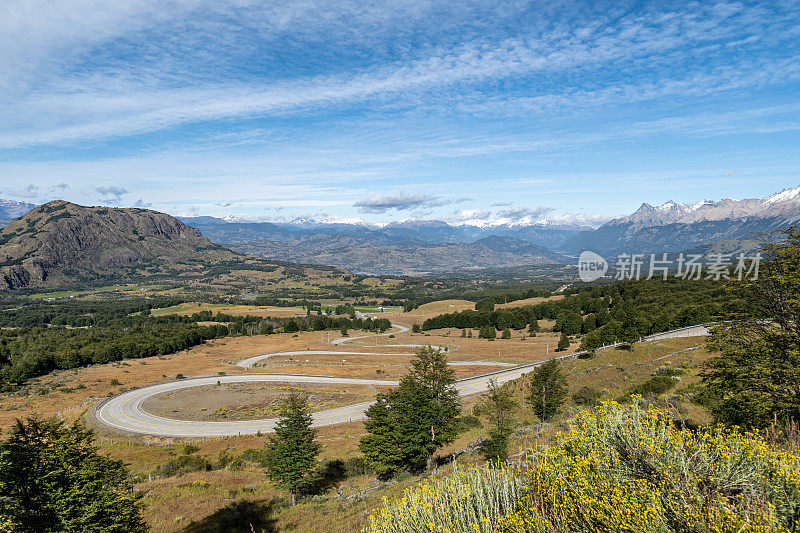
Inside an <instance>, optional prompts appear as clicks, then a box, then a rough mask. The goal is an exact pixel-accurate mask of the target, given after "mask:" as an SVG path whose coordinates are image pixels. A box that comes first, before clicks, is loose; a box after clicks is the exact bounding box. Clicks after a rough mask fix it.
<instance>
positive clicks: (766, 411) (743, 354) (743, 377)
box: [703, 227, 800, 428]
mask: <svg viewBox="0 0 800 533" xmlns="http://www.w3.org/2000/svg"><path fill="white" fill-rule="evenodd" d="M776 235H777V236H778V239H777V240H778V242H776V243H773V244H769V245H767V246H766V247H765V249H764V253H765V256H766V259H767V261H766V262H765V263H763V264H762V265H761V269H760V272H759V273H758V279H757V280H753V281H750V282H748V284H747V285H746V286H745V287H744V294H745V299H747V300H748V301H750V302H752V303H754V304H755V305H756V311H755V313H748V314H746V315H743V316H740V317H737V320H736V321H735V322H733V323H730V324H725V325H723V326H720V327H718V328H716V329H715V330H714V332H713V334H712V336H711V338H710V339H709V341H708V342H709V346H710V347H711V348H712V349H714V350H717V351H719V352H720V355H718V356H717V357H714V358H713V359H711V360H710V361H709V362H708V363H707V368H706V372H705V375H704V377H703V381H704V383H705V384H706V386H707V388H708V392H710V394H709V395H708V396H710V397H711V402H710V407H711V410H712V412H713V414H714V416H715V418H716V419H717V421H719V422H723V423H727V424H734V425H739V426H745V427H756V428H763V427H766V426H768V425H770V424H771V423H772V422H773V421H774V419H776V418H777V420H778V421H779V422H780V423H782V424H783V423H786V422H788V421H791V420H794V421H797V420H800V394H798V384H800V319H798V315H797V310H798V309H800V231H799V230H798V228H797V227H792V228H789V229H787V230H781V231H779V232H776ZM739 286H740V282H738V281H732V282H731V287H730V289H731V290H736V288H737V287H739ZM765 316H766V317H769V319H768V320H765V319H763V318H761V317H765Z"/></svg>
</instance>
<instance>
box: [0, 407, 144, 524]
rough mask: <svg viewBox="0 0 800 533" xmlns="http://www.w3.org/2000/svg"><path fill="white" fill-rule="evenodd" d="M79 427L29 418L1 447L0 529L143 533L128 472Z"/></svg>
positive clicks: (19, 424)
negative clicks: (105, 453) (101, 451)
mask: <svg viewBox="0 0 800 533" xmlns="http://www.w3.org/2000/svg"><path fill="white" fill-rule="evenodd" d="M93 441H94V435H93V433H92V432H91V431H90V430H88V429H86V428H85V427H84V426H83V425H81V424H80V423H75V424H73V425H72V426H69V427H68V426H66V425H65V424H64V423H63V422H61V421H58V420H55V419H52V420H41V419H39V418H36V417H32V418H28V419H27V420H25V421H24V422H23V421H20V420H17V422H16V423H15V424H14V426H13V427H12V428H11V434H10V435H9V437H8V439H7V440H6V441H4V442H2V443H0V529H3V531H6V530H8V531H19V532H37V533H38V532H46V533H49V532H53V533H55V532H61V531H68V532H76V533H77V532H98V533H100V532H102V533H114V532H119V533H126V532H139V531H141V532H143V531H146V527H145V525H144V522H142V519H141V517H140V514H139V513H140V509H139V504H138V498H137V497H135V496H134V495H133V494H132V491H131V486H130V484H129V482H128V477H129V474H128V470H127V468H126V467H125V465H124V464H123V463H122V462H121V461H115V460H113V459H109V458H108V457H104V456H101V455H99V454H98V453H97V448H96V447H95V446H94V442H93Z"/></svg>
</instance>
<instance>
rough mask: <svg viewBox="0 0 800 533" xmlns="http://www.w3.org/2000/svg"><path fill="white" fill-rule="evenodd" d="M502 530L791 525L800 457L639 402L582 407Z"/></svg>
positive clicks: (540, 461) (798, 498)
mask: <svg viewBox="0 0 800 533" xmlns="http://www.w3.org/2000/svg"><path fill="white" fill-rule="evenodd" d="M526 477H527V487H528V494H527V495H526V496H524V497H523V499H522V501H521V502H520V505H519V508H518V510H517V511H515V512H514V513H512V514H510V515H509V516H506V517H505V518H504V519H502V520H501V521H500V524H499V528H498V529H499V530H501V531H507V532H509V533H540V532H541V533H544V532H550V531H569V532H575V533H577V532H590V531H628V532H668V531H682V532H683V531H687V532H688V531H697V532H700V531H720V532H723V531H726V532H727V531H730V532H754V531H759V532H760V531H764V532H766V531H794V530H795V529H796V527H797V520H798V513H800V457H798V456H797V455H793V454H790V453H787V452H785V451H782V450H779V449H776V448H771V447H769V446H768V445H767V443H766V441H765V440H764V439H763V438H762V437H761V436H759V435H758V434H755V433H740V432H739V431H738V430H736V429H726V428H723V427H721V426H720V427H715V428H711V429H709V430H707V431H701V432H692V431H690V430H687V429H676V428H675V427H674V424H673V422H672V419H671V417H670V416H669V415H668V414H667V413H665V412H663V411H658V410H654V409H651V410H647V411H644V410H642V409H640V408H639V407H637V406H636V405H634V406H632V407H621V406H619V405H618V404H616V403H607V404H603V405H602V406H601V407H598V408H597V409H594V410H591V411H584V412H582V413H581V414H580V415H579V416H578V418H577V419H576V421H575V423H574V424H573V427H572V429H571V431H570V432H569V433H568V434H566V435H564V436H563V437H562V438H561V440H560V441H559V442H558V443H557V444H556V445H554V446H552V447H550V448H549V449H547V450H546V451H545V452H543V453H540V454H537V455H536V456H535V457H534V461H533V464H532V465H531V466H530V468H529V471H528V473H527V476H526Z"/></svg>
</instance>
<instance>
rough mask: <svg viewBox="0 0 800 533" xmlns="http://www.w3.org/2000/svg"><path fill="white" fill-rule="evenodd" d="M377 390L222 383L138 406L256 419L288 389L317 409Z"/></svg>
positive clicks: (268, 414) (274, 412)
mask: <svg viewBox="0 0 800 533" xmlns="http://www.w3.org/2000/svg"><path fill="white" fill-rule="evenodd" d="M381 391H382V389H381V388H380V387H369V386H365V385H319V384H313V385H304V384H299V383H224V384H221V385H207V386H202V387H191V388H188V389H180V390H177V391H172V392H167V393H164V394H159V395H158V396H153V397H151V398H148V399H147V400H145V401H144V403H143V404H142V409H143V410H144V411H147V412H148V413H152V414H154V415H159V416H163V417H167V418H175V419H179V420H204V421H205V420H208V421H224V420H256V419H263V418H274V417H277V416H278V415H279V414H280V408H281V404H282V403H283V399H284V398H286V397H287V396H289V394H290V393H292V392H299V393H301V394H307V395H308V402H309V405H310V406H311V409H312V410H313V411H321V410H323V409H332V408H334V407H341V406H344V405H348V404H352V403H357V402H363V401H366V400H370V399H372V398H374V397H375V394H376V393H377V392H381Z"/></svg>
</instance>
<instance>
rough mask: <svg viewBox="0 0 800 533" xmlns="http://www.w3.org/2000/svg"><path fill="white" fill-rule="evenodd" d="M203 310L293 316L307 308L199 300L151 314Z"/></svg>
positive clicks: (191, 312) (185, 312)
mask: <svg viewBox="0 0 800 533" xmlns="http://www.w3.org/2000/svg"><path fill="white" fill-rule="evenodd" d="M201 311H211V312H212V313H214V314H217V313H224V314H227V315H253V316H275V317H291V316H298V315H305V314H306V310H305V309H303V308H302V307H262V306H257V305H230V304H207V303H198V302H186V303H182V304H180V305H174V306H172V307H163V308H161V309H153V310H152V311H151V314H152V315H153V316H163V315H192V314H194V313H199V312H201Z"/></svg>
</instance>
